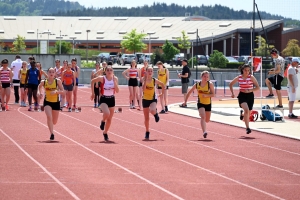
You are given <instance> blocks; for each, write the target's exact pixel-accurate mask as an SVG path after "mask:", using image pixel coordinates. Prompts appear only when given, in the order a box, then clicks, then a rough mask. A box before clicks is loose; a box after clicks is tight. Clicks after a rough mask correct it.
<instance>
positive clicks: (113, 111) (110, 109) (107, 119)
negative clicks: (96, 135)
mask: <svg viewBox="0 0 300 200" xmlns="http://www.w3.org/2000/svg"><path fill="white" fill-rule="evenodd" d="M108 109H109V115H108V117H107V118H106V123H105V128H104V131H103V133H106V134H107V132H108V130H109V127H110V125H111V121H112V117H113V116H114V113H115V107H110V108H108Z"/></svg>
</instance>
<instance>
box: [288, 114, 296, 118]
mask: <svg viewBox="0 0 300 200" xmlns="http://www.w3.org/2000/svg"><path fill="white" fill-rule="evenodd" d="M288 117H289V118H290V119H297V118H298V116H296V115H294V114H293V113H292V114H289V115H288Z"/></svg>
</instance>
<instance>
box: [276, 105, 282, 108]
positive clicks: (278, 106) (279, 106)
mask: <svg viewBox="0 0 300 200" xmlns="http://www.w3.org/2000/svg"><path fill="white" fill-rule="evenodd" d="M274 108H283V106H281V105H277V106H275V107H274Z"/></svg>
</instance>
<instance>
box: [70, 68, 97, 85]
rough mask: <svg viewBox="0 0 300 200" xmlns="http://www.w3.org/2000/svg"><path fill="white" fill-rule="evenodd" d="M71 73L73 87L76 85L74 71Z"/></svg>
mask: <svg viewBox="0 0 300 200" xmlns="http://www.w3.org/2000/svg"><path fill="white" fill-rule="evenodd" d="M72 73H73V85H74V86H75V85H76V76H75V72H74V71H73V72H72ZM93 88H94V87H93Z"/></svg>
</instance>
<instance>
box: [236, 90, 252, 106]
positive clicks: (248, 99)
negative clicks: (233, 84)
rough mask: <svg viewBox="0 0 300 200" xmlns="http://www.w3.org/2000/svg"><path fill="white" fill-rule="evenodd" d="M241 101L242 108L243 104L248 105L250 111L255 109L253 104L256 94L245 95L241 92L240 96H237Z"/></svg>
mask: <svg viewBox="0 0 300 200" xmlns="http://www.w3.org/2000/svg"><path fill="white" fill-rule="evenodd" d="M237 98H238V100H239V105H240V107H241V104H242V103H247V105H248V107H249V110H252V109H253V104H254V93H253V92H251V93H244V92H240V93H239V95H238V96H237Z"/></svg>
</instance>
